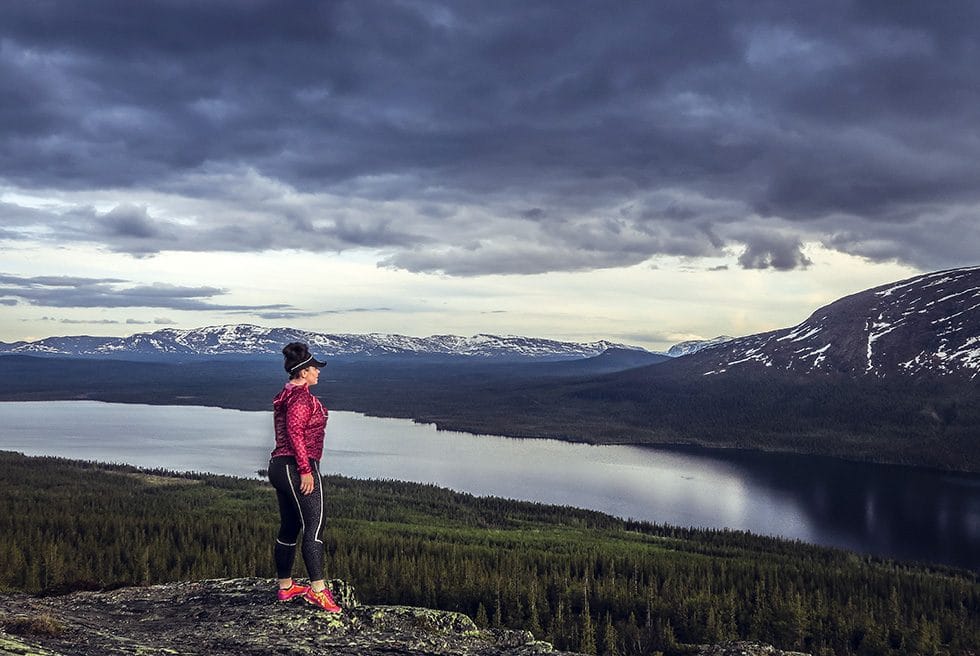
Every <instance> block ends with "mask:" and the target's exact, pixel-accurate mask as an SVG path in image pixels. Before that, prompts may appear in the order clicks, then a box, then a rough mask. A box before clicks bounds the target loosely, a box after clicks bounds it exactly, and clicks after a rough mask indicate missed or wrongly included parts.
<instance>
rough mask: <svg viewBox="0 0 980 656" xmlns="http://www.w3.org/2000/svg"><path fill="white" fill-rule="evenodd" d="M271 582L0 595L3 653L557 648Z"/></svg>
mask: <svg viewBox="0 0 980 656" xmlns="http://www.w3.org/2000/svg"><path fill="white" fill-rule="evenodd" d="M274 586H275V583H274V581H270V580H267V579H217V580H206V581H197V582H193V583H171V584H166V585H156V586H148V587H138V588H122V589H119V590H113V591H109V592H75V593H72V594H68V595H64V596H59V597H30V596H27V595H20V594H16V595H7V596H0V629H2V631H0V655H2V656H10V655H14V654H16V655H17V656H27V655H38V656H96V655H98V656H112V655H115V654H127V655H132V654H144V655H146V656H151V655H152V656H156V655H158V654H159V655H163V654H181V655H184V654H188V655H189V654H202V655H203V654H208V655H222V654H234V655H236V656H248V655H255V656H259V655H260V654H261V655H262V656H267V655H269V654H277V655H289V656H299V655H300V654H311V655H312V654H365V655H374V654H377V655H379V656H380V655H381V654H384V655H385V656H393V655H396V656H397V655H399V654H405V655H413V656H418V655H421V654H431V655H433V656H435V655H441V654H459V655H473V656H496V655H498V654H514V655H515V656H517V655H521V656H523V655H531V654H542V653H551V654H558V653H560V652H555V651H554V650H553V649H552V647H551V645H549V644H548V643H544V642H538V641H536V640H535V639H534V638H533V637H532V636H531V634H530V633H528V632H525V631H495V630H480V629H478V628H477V627H476V625H475V624H474V623H473V621H472V620H471V619H470V618H469V617H467V616H466V615H463V614H461V613H451V612H444V611H434V610H428V609H424V608H411V607H406V606H362V605H360V604H359V603H358V602H357V599H356V598H355V597H354V593H353V590H352V589H351V588H350V586H348V585H347V584H345V583H344V582H343V581H332V582H331V589H332V590H333V592H334V597H335V598H336V599H337V601H338V602H339V603H340V604H341V605H342V606H343V607H344V612H342V613H339V614H330V613H325V612H323V611H320V610H318V609H316V608H314V607H313V606H310V605H309V604H307V603H305V602H304V601H303V600H302V599H294V600H292V601H289V602H285V603H280V602H278V601H276V599H275V594H274V589H275V588H274Z"/></svg>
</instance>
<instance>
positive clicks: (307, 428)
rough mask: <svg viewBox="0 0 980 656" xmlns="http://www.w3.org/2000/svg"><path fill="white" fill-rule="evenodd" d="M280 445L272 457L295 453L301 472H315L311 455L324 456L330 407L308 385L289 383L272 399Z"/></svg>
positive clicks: (317, 457) (317, 459) (274, 421)
mask: <svg viewBox="0 0 980 656" xmlns="http://www.w3.org/2000/svg"><path fill="white" fill-rule="evenodd" d="M272 410H273V413H272V417H273V423H274V424H275V427H276V448H275V449H273V451H272V457H276V456H293V457H294V458H296V467H297V469H299V473H300V474H309V473H311V471H312V470H311V469H310V458H312V459H313V460H316V461H317V462H319V461H320V458H321V457H322V456H323V435H324V433H325V432H326V428H327V409H326V408H325V407H323V404H322V403H320V400H319V399H317V398H316V397H315V396H313V394H312V393H311V392H310V388H309V386H308V385H290V384H289V383H287V384H286V386H285V387H283V388H282V391H281V392H279V395H278V396H276V398H275V399H274V400H273V401H272Z"/></svg>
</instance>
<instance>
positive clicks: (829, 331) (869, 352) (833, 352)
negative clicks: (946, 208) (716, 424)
mask: <svg viewBox="0 0 980 656" xmlns="http://www.w3.org/2000/svg"><path fill="white" fill-rule="evenodd" d="M671 369H673V370H675V371H678V372H684V373H689V374H699V375H702V376H722V375H731V374H735V373H740V374H743V375H744V374H749V375H753V376H756V377H758V376H763V375H770V374H776V373H778V372H783V373H791V374H797V375H807V376H809V375H844V376H847V377H851V378H864V377H873V378H888V379H894V378H912V377H922V376H964V377H966V378H976V377H977V375H978V374H980V266H974V267H965V268H961V269H950V270H947V271H937V272H935V273H927V274H924V275H920V276H915V277H913V278H908V279H907V280H902V281H898V282H894V283H889V284H887V285H881V286H880V287H875V288H873V289H868V290H866V291H863V292H858V293H857V294H852V295H850V296H845V297H843V298H841V299H839V300H837V301H835V302H833V303H831V304H829V305H827V306H824V307H822V308H820V309H818V310H817V311H815V312H814V313H813V314H811V315H810V317H809V318H807V320H806V321H804V322H802V323H800V324H798V325H796V326H792V327H790V328H783V329H781V330H774V331H771V332H767V333H760V334H757V335H749V336H747V337H739V338H736V339H732V340H730V341H728V342H725V343H723V344H720V345H716V346H713V347H712V348H708V349H704V350H701V351H700V352H697V353H694V354H693V355H691V356H689V357H686V358H683V359H681V360H677V361H675V362H672V363H671Z"/></svg>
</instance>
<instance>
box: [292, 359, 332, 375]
mask: <svg viewBox="0 0 980 656" xmlns="http://www.w3.org/2000/svg"><path fill="white" fill-rule="evenodd" d="M326 366H327V363H326V362H320V361H319V360H317V359H316V358H314V357H313V356H312V355H311V356H310V357H308V358H306V359H305V360H303V361H302V362H300V363H298V364H294V365H293V366H291V367H289V369H288V371H289V373H293V372H294V371H299V370H300V369H306V368H307V367H316V368H317V369H322V368H323V367H326Z"/></svg>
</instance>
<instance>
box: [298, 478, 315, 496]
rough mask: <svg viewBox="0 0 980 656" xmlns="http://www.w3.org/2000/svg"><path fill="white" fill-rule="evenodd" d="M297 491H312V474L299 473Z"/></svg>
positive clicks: (304, 492)
mask: <svg viewBox="0 0 980 656" xmlns="http://www.w3.org/2000/svg"><path fill="white" fill-rule="evenodd" d="M299 491H300V492H302V493H303V494H309V493H310V492H312V491H313V474H312V473H310V474H300V475H299Z"/></svg>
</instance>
